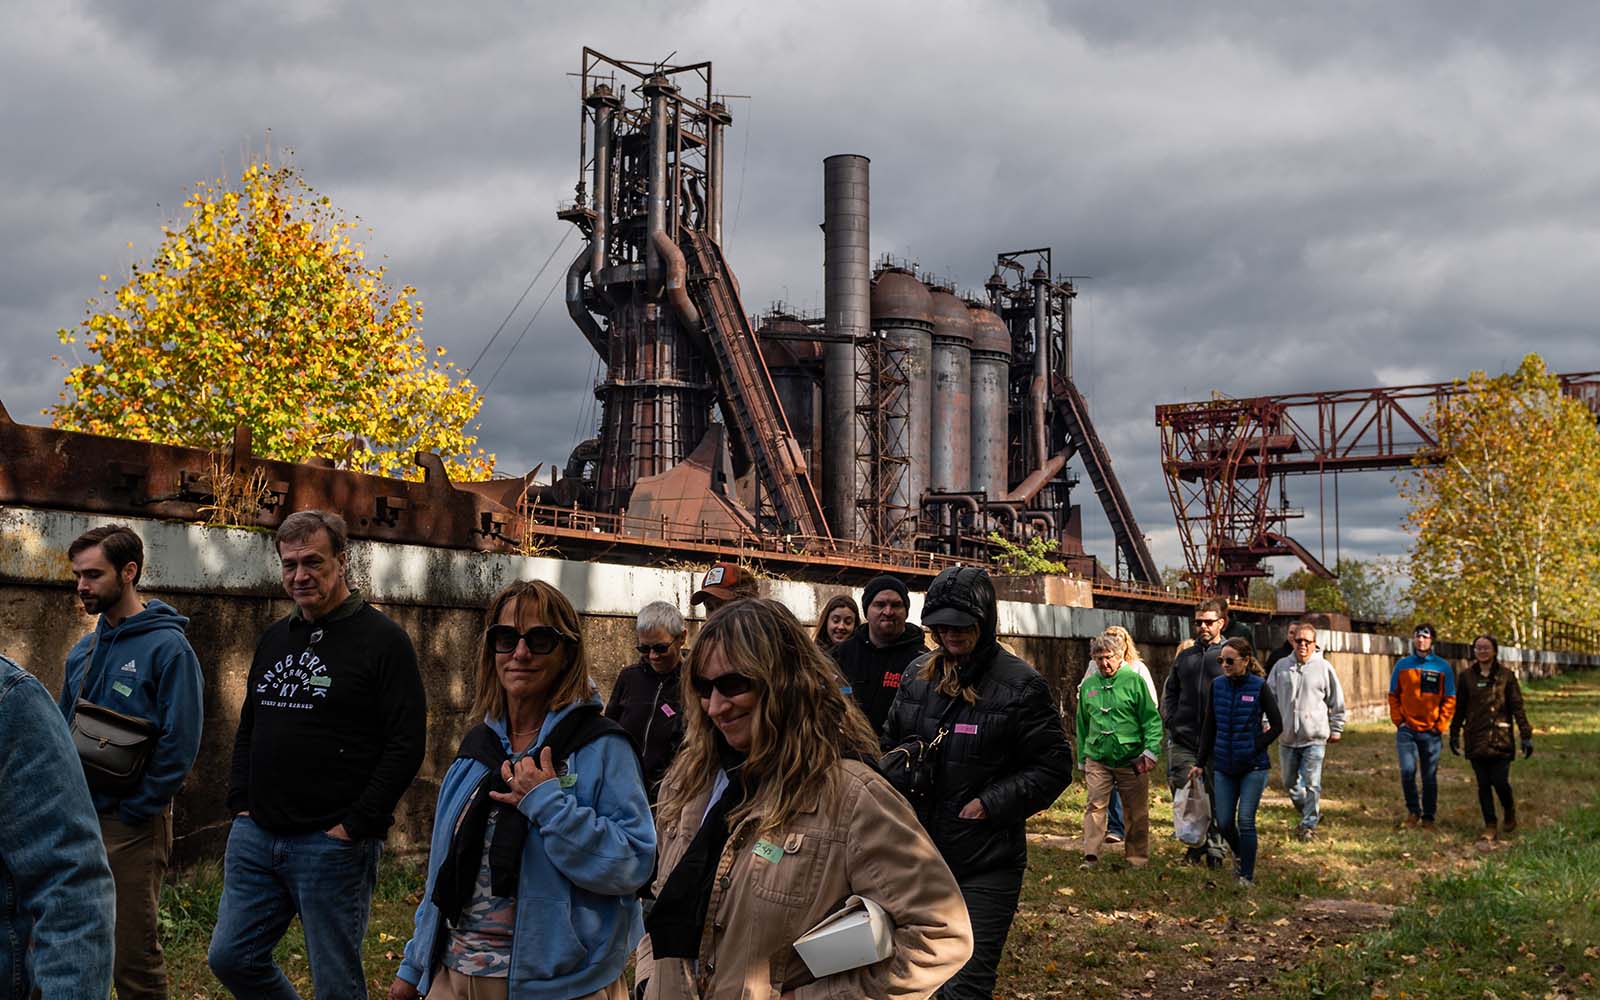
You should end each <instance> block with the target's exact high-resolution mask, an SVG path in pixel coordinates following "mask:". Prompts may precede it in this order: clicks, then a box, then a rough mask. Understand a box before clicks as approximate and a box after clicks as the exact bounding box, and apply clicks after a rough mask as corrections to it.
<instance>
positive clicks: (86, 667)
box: [72, 622, 100, 708]
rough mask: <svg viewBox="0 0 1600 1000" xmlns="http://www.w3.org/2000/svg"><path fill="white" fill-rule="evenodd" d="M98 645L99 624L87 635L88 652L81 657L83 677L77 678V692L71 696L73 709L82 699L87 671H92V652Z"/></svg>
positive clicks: (95, 624) (87, 677) (87, 679)
mask: <svg viewBox="0 0 1600 1000" xmlns="http://www.w3.org/2000/svg"><path fill="white" fill-rule="evenodd" d="M99 644H100V623H99V622H95V623H94V631H93V632H90V633H89V652H88V653H86V654H84V657H83V676H82V677H79V678H78V690H77V692H76V693H74V694H73V696H72V704H73V707H74V708H76V707H77V704H78V702H79V701H81V700H82V699H83V688H84V685H85V684H87V683H88V682H89V671H90V670H92V669H94V650H95V647H96V646H98V645H99Z"/></svg>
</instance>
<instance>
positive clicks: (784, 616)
mask: <svg viewBox="0 0 1600 1000" xmlns="http://www.w3.org/2000/svg"><path fill="white" fill-rule="evenodd" d="M713 653H720V654H721V656H722V659H723V662H725V663H726V664H727V665H728V666H729V668H730V669H732V670H733V671H734V672H736V673H738V674H740V675H741V676H744V677H748V678H749V679H750V680H751V681H752V682H753V688H752V689H753V690H754V691H755V692H756V695H757V699H758V704H757V707H756V710H755V712H754V713H752V722H753V726H752V733H751V741H750V752H749V755H748V757H747V758H746V760H745V763H744V768H743V771H742V774H743V777H744V782H745V785H746V787H747V788H751V789H753V790H754V791H753V795H752V796H751V797H750V798H747V799H746V800H745V802H744V803H743V804H742V805H740V806H739V807H738V808H736V809H734V810H733V811H732V812H731V813H730V814H729V815H728V826H729V828H730V829H731V828H733V827H734V826H737V825H738V824H739V822H740V821H742V820H743V819H744V818H745V817H747V816H751V815H756V816H759V817H760V825H759V828H758V831H757V832H759V833H768V832H771V831H774V830H777V829H779V828H780V827H782V826H783V825H784V824H786V823H788V822H789V821H790V820H792V819H793V818H794V817H796V816H798V815H800V814H801V813H804V812H808V811H810V810H812V809H815V808H816V807H817V804H818V802H819V801H820V800H821V797H822V793H823V791H824V789H825V788H826V787H827V785H828V782H829V781H830V779H831V776H832V773H833V772H834V771H835V770H836V767H835V766H836V765H837V764H838V763H839V762H840V761H842V760H844V759H846V758H856V759H864V760H876V759H877V757H878V739H877V737H876V736H875V735H874V734H873V732H872V726H871V724H870V723H868V722H867V717H866V716H865V715H863V714H861V709H859V708H858V707H856V703H855V699H853V698H851V697H850V696H849V695H847V694H845V693H844V691H843V689H842V687H841V680H840V677H839V670H838V668H837V667H836V666H835V665H834V663H833V661H832V660H831V659H829V658H828V656H827V654H825V653H823V652H822V651H821V650H820V649H818V648H817V644H816V643H815V642H814V641H812V639H811V637H810V636H809V635H807V634H806V631H805V628H804V626H802V625H801V624H800V622H799V621H798V620H796V618H795V617H794V615H793V614H792V613H790V611H789V609H788V608H786V607H784V606H783V605H781V604H779V603H777V602H776V601H770V600H765V599H762V598H747V599H745V600H739V601H733V602H732V603H730V604H726V605H724V606H723V607H721V608H718V609H717V611H716V613H715V614H713V615H712V616H711V618H710V619H709V620H708V621H707V622H706V624H705V626H704V627H703V628H701V629H700V634H699V635H698V636H697V637H696V640H695V645H694V649H693V651H691V652H690V654H689V669H688V670H686V671H684V673H683V679H682V681H681V683H682V685H683V714H684V722H685V726H684V736H683V746H682V747H681V748H680V749H679V750H678V755H677V757H676V758H675V759H674V760H673V762H672V766H671V768H669V769H668V771H667V775H666V778H665V779H664V780H663V781H662V783H661V802H660V813H659V815H660V817H661V821H662V823H663V825H664V826H667V827H670V826H673V825H675V824H676V823H677V822H678V818H679V816H680V815H681V814H682V812H683V810H684V807H685V806H687V805H688V804H689V803H691V802H693V801H694V800H695V799H696V798H697V797H698V796H700V795H701V794H702V793H703V792H705V790H706V789H708V788H709V787H711V784H712V781H713V780H714V779H715V777H716V773H717V771H718V769H719V768H720V767H721V762H720V760H719V759H718V755H717V730H716V726H715V725H714V724H713V723H712V722H711V718H710V716H708V715H707V714H706V710H705V707H704V706H703V705H702V704H701V703H700V698H699V696H698V695H696V694H695V692H694V688H693V686H692V683H691V682H692V679H693V678H695V677H698V676H699V675H700V672H701V671H702V670H703V669H704V668H705V664H706V661H707V659H708V658H709V657H710V656H711V655H712V654H713Z"/></svg>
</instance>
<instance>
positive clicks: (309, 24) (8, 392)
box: [0, 0, 1600, 569]
mask: <svg viewBox="0 0 1600 1000" xmlns="http://www.w3.org/2000/svg"><path fill="white" fill-rule="evenodd" d="M4 6H5V8H6V10H5V24H6V30H5V31H4V32H0V92H3V93H4V94H5V95H6V97H5V99H4V101H0V135H4V136H5V137H6V138H5V141H4V142H3V143H0V168H3V172H0V176H3V178H4V181H3V184H0V227H3V232H4V239H3V240H0V400H3V401H4V402H5V404H6V406H7V407H8V409H9V410H10V411H11V413H12V415H13V416H14V417H15V418H18V419H21V420H24V421H32V422H43V419H44V418H43V417H41V416H39V411H40V409H41V407H43V406H45V405H47V404H49V403H51V402H53V401H54V399H55V396H56V393H57V391H58V389H59V386H60V382H61V375H62V369H61V367H60V366H59V365H58V364H56V363H55V362H53V361H52V360H51V356H52V355H53V354H55V353H57V352H58V351H59V350H60V347H59V345H58V344H57V342H56V338H55V331H56V330H57V328H59V327H63V326H73V325H75V324H76V323H78V322H79V321H80V320H81V319H82V315H83V303H84V300H85V299H86V298H87V297H89V296H90V295H92V294H94V293H95V292H96V290H97V287H98V285H99V282H98V280H97V279H98V276H99V275H100V274H102V273H108V274H111V275H112V276H113V277H115V276H117V275H122V274H125V273H126V270H127V268H128V266H129V265H131V264H132V263H134V262H136V261H142V260H147V259H149V257H150V254H151V252H152V251H153V249H154V248H155V246H156V245H157V243H158V242H159V237H160V226H161V224H162V223H163V222H168V221H173V220H175V219H176V218H177V217H178V213H179V211H180V206H181V203H182V201H183V199H184V197H185V195H186V194H187V192H188V191H189V190H190V188H191V187H192V185H193V183H194V182H195V181H197V180H200V179H203V178H212V177H216V176H218V175H219V174H232V175H234V176H236V175H237V173H238V170H239V167H240V163H241V158H242V157H243V156H245V155H247V154H248V153H249V152H251V151H259V150H260V149H261V148H262V146H263V142H264V137H265V136H266V135H267V134H268V131H269V130H270V134H271V142H272V144H273V146H274V147H277V148H282V147H288V148H292V149H293V150H294V154H295V159H296V162H297V163H298V165H299V166H300V167H301V168H302V169H303V171H304V173H305V175H306V177H307V179H308V180H309V181H310V183H311V184H312V185H313V186H315V187H316V188H317V189H318V190H319V191H321V192H322V193H324V194H327V195H329V196H330V197H331V198H332V200H333V202H334V203H335V204H336V205H337V206H339V207H341V208H342V209H343V210H344V211H345V212H346V213H347V214H349V215H352V216H359V217H360V219H361V220H362V221H363V223H364V224H365V225H367V226H370V227H371V229H372V230H373V233H372V235H371V237H370V238H369V239H368V246H369V248H370V249H371V250H374V251H376V252H377V253H378V254H381V255H383V256H385V257H387V263H388V265H389V268H390V276H391V278H392V279H394V280H395V281H396V282H398V283H410V284H413V285H415V286H416V287H417V289H418V291H419V294H420V297H421V298H422V300H423V301H424V302H425V303H426V306H427V319H426V324H425V327H424V335H425V337H426V339H427V340H428V341H429V342H430V343H435V344H442V345H443V346H445V347H447V348H448V349H449V350H450V352H451V356H452V357H453V358H454V359H455V360H456V361H457V362H458V363H459V364H462V365H466V364H468V363H470V362H471V361H472V360H473V358H474V357H475V356H476V355H477V354H478V353H479V351H480V350H481V349H482V347H483V346H484V344H485V342H486V341H487V340H488V338H489V336H490V334H491V333H492V332H493V331H494V330H495V328H496V326H497V325H498V324H499V323H500V322H501V320H502V318H503V317H505V315H506V314H507V312H508V311H509V310H510V309H511V307H512V304H513V303H514V302H516V300H517V297H518V295H519V294H521V292H522V291H523V289H524V288H525V287H526V286H527V283H528V281H529V279H530V278H531V277H532V276H533V274H534V273H535V271H537V270H538V267H539V265H540V263H541V262H542V261H544V260H545V258H546V257H547V256H548V255H549V254H550V253H551V251H552V249H553V248H554V247H555V246H556V244H557V243H558V242H559V241H560V240H561V239H562V237H563V236H564V235H566V233H567V232H568V230H569V229H570V227H568V226H565V225H564V224H562V223H560V222H558V221H557V220H556V218H555V210H556V206H557V203H558V202H560V201H561V200H563V199H566V198H570V197H571V194H572V186H573V184H574V182H575V181H576V179H577V176H576V175H577V165H578V150H577V143H576V132H577V125H578V104H577V96H576V95H577V82H576V81H575V80H574V79H573V78H572V76H571V74H572V73H574V72H575V71H576V70H577V69H578V67H579V54H580V50H581V47H582V46H583V45H585V44H587V45H590V46H593V47H595V48H598V49H600V50H601V51H604V52H607V53H608V54H611V55H614V56H618V57H622V58H631V59H641V60H660V59H664V58H666V57H667V56H668V55H669V54H670V53H672V52H674V51H676V52H677V59H678V60H679V61H693V60H703V59H705V60H711V61H712V62H713V63H714V64H715V70H716V80H717V84H718V89H719V90H723V91H726V92H729V93H734V94H748V95H751V97H750V99H749V100H735V101H733V102H732V105H733V112H734V115H735V122H734V128H733V130H732V132H731V133H730V138H729V166H728V204H727V207H726V215H727V219H728V226H727V230H728V232H727V239H726V243H727V251H728V256H729V259H730V262H731V263H732V265H733V267H734V269H735V271H736V272H737V273H738V275H739V277H740V279H741V283H742V286H743V290H744V296H745V302H746V305H747V307H748V308H750V309H751V310H757V309H761V308H764V307H765V306H766V305H767V304H768V303H770V302H771V301H773V300H775V299H784V300H787V301H789V302H792V303H794V304H795V305H797V306H801V307H810V308H813V309H820V307H821V302H822V291H821V289H822V268H821V260H822V239H821V234H820V232H819V231H818V229H817V223H818V222H820V220H821V214H822V206H821V202H822V167H821V160H822V158H823V157H825V156H828V155H831V154H833V153H840V152H851V153H862V154H865V155H867V156H869V157H871V158H872V184H873V189H872V197H873V204H872V213H873V215H872V242H873V250H874V253H875V254H881V253H893V254H895V255H898V256H906V257H911V258H914V259H916V260H917V261H919V262H920V263H921V264H922V266H924V267H925V268H928V269H931V270H934V271H936V272H938V273H939V274H941V275H948V276H951V277H954V278H956V279H958V280H960V281H961V282H962V283H964V284H966V285H967V286H969V287H971V288H974V289H976V288H978V287H979V286H980V285H981V283H982V281H983V279H984V278H985V277H987V275H988V273H989V270H990V267H991V265H992V262H993V256H994V253H995V251H997V250H1001V249H1011V248H1015V247H1020V246H1041V245H1049V246H1052V247H1054V248H1055V259H1056V261H1057V267H1058V269H1059V270H1061V271H1063V272H1066V273H1072V274H1085V275H1093V278H1092V280H1089V281H1085V282H1083V283H1082V284H1081V288H1082V293H1083V294H1082V295H1081V297H1080V298H1079V300H1078V311H1077V320H1078V348H1077V352H1076V362H1077V366H1076V367H1077V374H1078V381H1079V384H1080V386H1081V387H1082V388H1083V390H1084V391H1085V393H1086V394H1087V395H1088V397H1089V399H1090V401H1091V406H1092V411H1093V415H1094V418H1095V421H1096V423H1097V425H1098V427H1099V430H1100V433H1101V435H1102V436H1103V437H1104V439H1105V441H1106V444H1107V446H1108V447H1109V449H1110V451H1111V454H1112V457H1113V461H1114V463H1115V465H1116V468H1117V472H1118V474H1119V476H1120V478H1121V480H1122V483H1123V486H1124V489H1125V490H1126V491H1127V492H1128V494H1129V496H1130V498H1131V500H1132V501H1133V504H1134V506H1135V508H1136V512H1137V515H1138V517H1139V521H1140V524H1141V527H1142V528H1143V530H1144V531H1145V532H1146V534H1148V535H1149V536H1150V538H1151V544H1152V548H1153V550H1154V552H1155V555H1156V558H1157V559H1158V561H1160V562H1162V563H1163V564H1178V563H1180V562H1181V558H1182V557H1181V553H1180V550H1179V547H1178V544H1177V538H1176V529H1175V527H1174V520H1173V516H1172V511H1171V509H1170V506H1169V504H1168V501H1167V498H1166V492H1165V488H1164V487H1163V485H1162V481H1161V475H1160V466H1159V447H1158V441H1157V434H1156V429H1155V425H1154V406H1155V405H1156V404H1157V403H1162V402H1177V401H1184V400H1190V399H1200V398H1205V397H1206V396H1207V395H1208V394H1209V393H1211V392H1212V391H1213V390H1217V391H1221V392H1224V393H1228V394H1230V395H1256V394H1263V393H1276V392H1289V391H1300V390H1311V389H1335V388H1359V387H1365V386H1370V385H1385V384H1403V383H1409V382H1418V381H1435V380H1445V379H1449V378H1453V377H1459V376H1462V375H1464V374H1465V373H1466V372H1468V371H1469V370H1471V369H1475V368H1479V369H1487V370H1489V371H1492V372H1498V371H1503V370H1507V369H1510V368H1514V367H1515V365H1516V363H1517V362H1518V360H1519V359H1520V358H1521V356H1522V355H1523V354H1524V353H1526V352H1528V351H1539V352H1541V353H1542V354H1544V356H1545V357H1546V359H1547V361H1548V362H1549V364H1550V366H1551V367H1552V369H1554V370H1556V371H1575V370H1588V369H1595V368H1600V350H1597V348H1596V337H1595V333H1594V323H1595V317H1596V316H1597V314H1600V281H1597V280H1596V275H1597V274H1600V266H1597V265H1600V234H1597V212H1596V210H1597V208H1600V156H1596V155H1595V150H1596V147H1597V146H1600V78H1597V66H1600V64H1597V63H1596V61H1595V60H1594V58H1593V54H1594V50H1595V46H1596V43H1597V41H1600V13H1597V12H1596V9H1595V8H1593V7H1591V6H1590V5H1586V4H1570V5H1566V6H1565V7H1563V6H1561V5H1554V4H1552V5H1540V6H1539V7H1538V8H1537V13H1536V14H1535V11H1534V9H1532V8H1525V7H1522V6H1519V5H1500V4H1462V3H1442V2H1440V3H1411V4H1404V5H1396V4H1389V3H1360V4H1346V5H1335V4H1325V5H1318V6H1317V7H1316V8H1314V9H1311V10H1309V11H1307V12H1303V13H1301V12H1296V13H1291V12H1290V10H1289V8H1287V7H1285V6H1284V5H1282V4H1279V3H1275V2H1266V0H1263V2H1259V3H1225V2H1216V3H1207V4H1194V3H1176V2H1174V3H1141V4H1103V3H1058V4H1045V3H984V4H977V3H970V4H950V3H929V2H922V3H907V4H890V3H871V4H862V3H837V4H836V3H813V4H806V5H799V4H781V5H780V4H749V5H736V4H724V3H698V4H674V5H672V10H671V13H667V5H656V4H650V5H646V4H607V3H599V2H590V3H586V4H582V5H558V4H507V3H490V2H479V3H473V4H467V5H461V6H450V5H442V4H437V3H422V2H411V0H405V2H393V0H391V2H386V3H381V4H379V3H375V2H374V3H361V4H354V3H349V4H334V3H323V2H308V0H301V2H273V3H162V4H122V3H104V4H95V3H85V2H76V0H60V2H58V3H54V4H21V3H6V4H5V5H4ZM130 242H131V243H132V244H133V249H129V248H128V244H129V243H130ZM576 250H577V238H576V236H573V237H570V238H569V239H568V240H567V243H566V246H565V247H563V248H562V250H561V253H560V255H559V257H558V260H557V263H556V264H555V265H552V267H551V269H550V271H549V272H548V273H547V274H546V276H545V278H544V279H543V280H542V281H541V282H539V283H538V284H537V285H536V286H535V287H534V289H533V292H532V294H530V295H529V297H528V299H527V301H525V302H524V303H523V306H522V308H521V310H520V311H519V312H518V313H517V314H516V315H515V316H514V317H513V319H512V322H511V323H510V324H509V325H508V327H507V332H506V333H504V334H502V335H501V337H500V339H499V341H498V342H497V343H496V345H495V347H494V349H493V350H492V351H491V352H490V353H489V354H488V356H487V358H486V359H485V361H484V362H483V364H482V365H481V366H480V369H479V375H480V376H481V377H483V378H487V373H488V372H491V371H493V370H494V369H495V367H497V366H498V365H499V364H500V363H501V359H502V358H503V357H505V353H504V352H505V350H506V349H507V348H508V347H509V346H510V342H511V341H512V340H514V338H515V335H516V334H517V333H519V332H520V331H521V330H522V329H523V327H524V325H525V324H526V323H527V321H528V319H529V318H530V317H531V316H532V313H533V310H534V308H535V306H537V304H538V302H539V301H540V300H541V299H542V298H543V297H544V295H545V292H546V291H547V289H548V287H549V284H550V283H551V282H553V281H554V280H556V278H557V277H558V273H559V272H560V271H561V270H562V269H563V268H564V265H565V264H566V263H568V262H569V261H570V259H571V257H572V255H573V254H574V253H575V252H576ZM593 364H594V354H593V352H592V351H591V350H590V349H589V348H588V347H587V345H586V344H585V343H584V341H583V340H582V338H581V337H580V336H579V334H578V332H577V330H576V329H575V328H573V327H572V325H571V323H570V321H569V320H568V318H567V317H566V315H565V310H564V308H563V307H562V303H561V298H560V292H559V290H558V291H557V292H556V294H555V295H554V296H553V297H552V298H551V299H550V303H549V305H548V306H546V307H545V309H544V311H543V313H542V314H540V315H539V317H538V319H537V320H536V321H535V322H534V323H533V324H532V326H531V328H530V329H529V331H528V333H527V335H526V337H525V338H524V339H523V340H522V342H521V344H520V346H519V347H518V348H517V349H516V351H515V352H514V353H512V354H511V355H510V356H509V360H508V361H507V362H506V364H505V366H504V370H502V371H501V372H500V373H499V375H498V377H497V378H496V380H495V381H494V383H493V386H492V388H491V389H490V391H489V392H488V395H487V402H486V404H485V406H484V408H483V411H482V414H481V418H482V438H483V442H484V443H485V444H486V445H487V446H488V447H490V448H491V449H492V450H494V451H495V452H497V453H498V455H499V460H500V468H501V470H502V471H505V472H520V471H522V470H524V469H526V468H528V467H530V466H532V465H533V464H534V463H536V462H546V463H549V462H557V463H559V462H562V461H564V460H565V458H566V455H567V453H568V451H569V450H570V449H571V447H572V445H573V443H574V442H575V441H576V440H578V439H581V438H583V437H587V436H589V435H590V434H591V433H592V427H591V425H590V422H592V420H593V418H594V414H593V409H594V405H593V396H592V393H591V391H590V387H591V386H592V384H593V382H592V380H593V376H594V371H593ZM586 421H589V422H586ZM1330 488H1331V485H1330ZM1340 496H1341V504H1340V525H1341V529H1342V530H1341V532H1340V538H1341V540H1342V545H1341V551H1342V552H1343V553H1344V554H1345V555H1347V556H1349V555H1355V556H1373V555H1382V554H1398V553H1400V552H1402V551H1404V549H1405V547H1406V538H1405V536H1404V534H1403V532H1402V531H1401V530H1400V527H1399V522H1400V518H1401V516H1402V514H1403V505H1401V504H1400V503H1399V501H1398V500H1397V499H1396V498H1395V496H1394V489H1393V485H1392V483H1391V482H1390V475H1389V474H1388V473H1371V474H1367V475H1364V476H1359V477H1354V476H1352V477H1345V478H1344V480H1343V482H1342V483H1341V490H1340ZM1079 498H1080V499H1081V501H1082V503H1083V504H1084V507H1085V512H1086V517H1085V523H1086V529H1087V533H1088V535H1089V538H1088V543H1089V548H1090V550H1091V551H1094V552H1096V553H1098V554H1100V555H1101V556H1102V557H1103V558H1105V559H1107V560H1108V561H1109V559H1110V557H1111V545H1110V543H1109V532H1108V531H1107V530H1106V528H1105V524H1104V521H1103V519H1102V518H1101V517H1100V516H1099V513H1098V507H1097V504H1096V502H1095V500H1094V496H1093V493H1092V492H1091V491H1090V490H1089V488H1088V484H1087V480H1085V483H1084V486H1083V487H1082V489H1081V490H1080V493H1079ZM1290 499H1291V502H1292V503H1294V504H1295V505H1296V506H1303V507H1305V508H1307V513H1308V515H1309V518H1308V520H1306V521H1304V522H1300V523H1298V524H1294V525H1292V526H1291V531H1292V532H1293V533H1294V534H1296V535H1298V536H1300V537H1302V538H1303V539H1304V540H1305V541H1306V542H1307V543H1308V545H1310V547H1311V548H1312V549H1313V550H1314V551H1315V550H1317V549H1318V548H1319V542H1320V540H1321V539H1322V538H1323V535H1322V533H1320V532H1319V528H1318V525H1317V521H1316V514H1317V501H1318V490H1317V484H1316V482H1315V480H1310V479H1307V480H1301V481H1298V482H1296V483H1294V484H1292V492H1291V496H1290ZM1331 502H1332V501H1331V493H1330V494H1329V500H1328V503H1329V513H1328V520H1329V521H1330V526H1329V530H1328V531H1327V533H1326V538H1327V553H1328V558H1329V560H1330V561H1331V560H1332V558H1333V555H1334V537H1333V533H1332V530H1331V520H1332V510H1331ZM1286 569H1287V567H1286Z"/></svg>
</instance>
